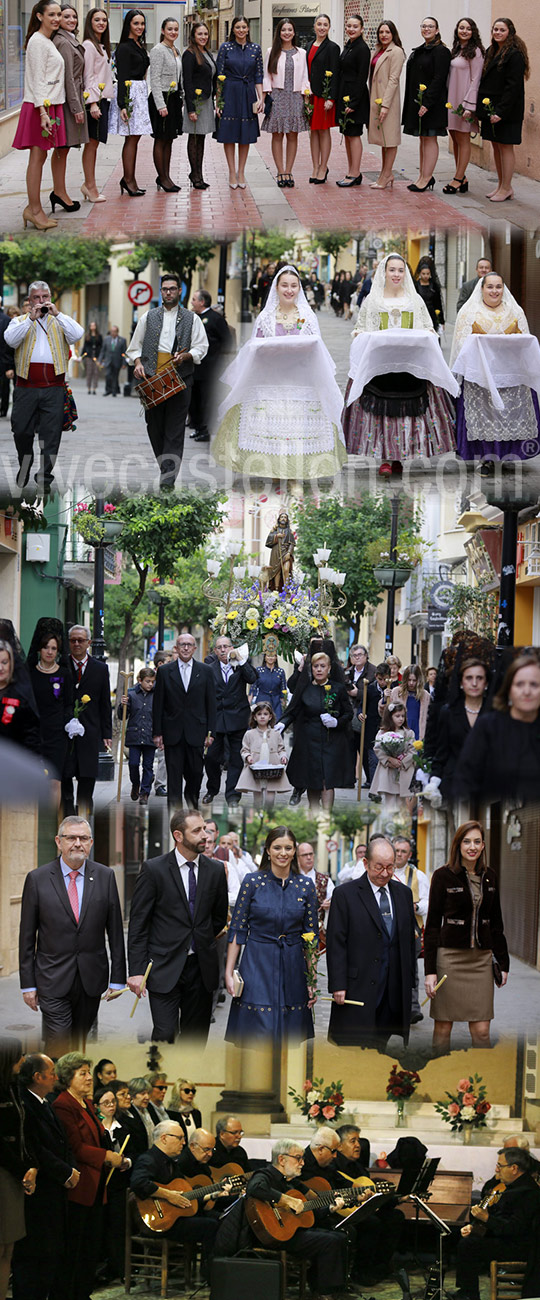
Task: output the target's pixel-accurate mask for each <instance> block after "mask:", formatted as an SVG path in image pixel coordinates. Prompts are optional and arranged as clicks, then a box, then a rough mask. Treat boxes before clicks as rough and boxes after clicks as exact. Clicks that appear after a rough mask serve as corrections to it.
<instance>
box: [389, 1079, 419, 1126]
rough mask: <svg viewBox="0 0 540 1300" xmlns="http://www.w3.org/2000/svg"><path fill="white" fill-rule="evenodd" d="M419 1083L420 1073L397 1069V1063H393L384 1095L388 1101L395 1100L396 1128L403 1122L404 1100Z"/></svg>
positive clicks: (414, 1090) (410, 1095)
mask: <svg viewBox="0 0 540 1300" xmlns="http://www.w3.org/2000/svg"><path fill="white" fill-rule="evenodd" d="M419 1083H420V1075H419V1074H417V1072H416V1070H398V1067H397V1065H393V1066H392V1069H391V1070H390V1074H389V1076H388V1083H387V1085H386V1096H387V1097H388V1099H389V1101H395V1103H396V1108H397V1115H396V1128H400V1126H401V1125H402V1124H403V1111H404V1109H405V1102H406V1101H407V1098H408V1097H412V1095H413V1093H414V1092H416V1088H417V1086H418V1084H419Z"/></svg>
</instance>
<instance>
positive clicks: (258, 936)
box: [225, 826, 318, 1043]
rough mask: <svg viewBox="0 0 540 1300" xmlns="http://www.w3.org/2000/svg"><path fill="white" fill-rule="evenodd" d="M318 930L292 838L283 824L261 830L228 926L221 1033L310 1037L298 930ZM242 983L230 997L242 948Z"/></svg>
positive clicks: (231, 1038) (243, 1037)
mask: <svg viewBox="0 0 540 1300" xmlns="http://www.w3.org/2000/svg"><path fill="white" fill-rule="evenodd" d="M310 931H311V932H312V933H313V935H314V936H316V935H317V932H318V921H317V895H316V892H315V887H314V885H312V883H311V881H310V880H307V879H306V877H305V876H304V875H303V874H302V873H301V872H300V871H299V868H298V862H297V858H296V839H295V837H294V835H293V833H292V831H290V830H289V829H288V828H287V827H286V826H276V827H274V830H272V831H270V832H269V834H268V835H267V838H266V843H265V846H264V850H263V855H262V859H261V865H260V867H259V870H258V871H255V872H253V873H252V874H250V875H249V876H245V877H244V880H243V882H242V887H241V890H240V893H239V895H238V898H237V900H236V905H235V909H234V912H233V916H232V920H231V924H230V929H229V952H228V956H227V965H226V969H225V985H226V988H227V991H228V993H230V994H231V995H232V996H233V1002H232V1006H231V1010H230V1014H229V1021H228V1024H227V1032H226V1034H225V1039H226V1041H227V1042H229V1043H237V1042H240V1041H248V1042H249V1041H250V1040H260V1039H264V1040H270V1039H271V1038H273V1039H295V1040H296V1041H297V1042H303V1041H304V1040H305V1039H306V1038H313V1017H312V1014H311V1007H312V1005H313V1003H314V1001H315V995H314V994H313V993H312V990H311V989H309V988H308V983H307V974H306V963H305V956H304V947H303V943H302V935H303V934H305V933H309V932H310ZM242 945H245V947H244V952H243V955H242V960H241V962H240V967H239V970H240V974H241V976H242V979H243V980H244V989H243V991H242V994H241V996H240V997H238V998H235V997H234V984H233V971H234V970H235V968H236V964H237V961H238V955H239V953H240V948H241V947H242Z"/></svg>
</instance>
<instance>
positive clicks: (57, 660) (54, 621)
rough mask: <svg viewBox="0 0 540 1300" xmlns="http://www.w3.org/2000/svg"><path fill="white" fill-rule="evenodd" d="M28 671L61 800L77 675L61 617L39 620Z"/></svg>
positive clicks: (54, 788) (45, 752)
mask: <svg viewBox="0 0 540 1300" xmlns="http://www.w3.org/2000/svg"><path fill="white" fill-rule="evenodd" d="M28 670H29V673H30V680H31V682H32V689H33V692H34V697H35V700H36V704H37V708H38V713H39V725H40V734H41V745H40V748H41V754H42V755H43V758H44V761H45V767H46V769H47V773H48V776H49V780H50V782H51V789H52V792H53V794H54V795H55V797H56V800H57V802H59V801H60V779H61V777H62V773H63V770H64V763H65V761H66V757H67V751H68V744H69V741H68V736H67V733H66V731H65V726H66V722H69V720H70V718H72V717H73V674H72V672H71V668H70V666H69V662H68V658H67V654H66V652H65V650H64V630H63V627H62V623H61V622H60V619H58V618H40V619H38V621H37V624H36V627H35V629H34V633H33V636H32V641H31V644H30V649H29V651H28Z"/></svg>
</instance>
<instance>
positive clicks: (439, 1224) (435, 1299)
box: [409, 1192, 452, 1300]
mask: <svg viewBox="0 0 540 1300" xmlns="http://www.w3.org/2000/svg"><path fill="white" fill-rule="evenodd" d="M409 1199H410V1200H411V1201H414V1203H415V1206H416V1209H417V1211H420V1210H423V1211H424V1214H425V1215H427V1218H428V1219H429V1220H430V1221H431V1223H433V1225H434V1227H436V1229H437V1232H438V1234H439V1261H438V1262H439V1285H438V1288H437V1290H436V1291H434V1292H433V1293H432V1295H431V1296H430V1300H443V1296H446V1295H447V1294H448V1293H447V1292H446V1291H445V1289H444V1286H443V1279H444V1272H443V1249H442V1244H443V1237H449V1236H450V1235H451V1232H452V1229H451V1228H449V1227H448V1224H447V1223H445V1222H444V1219H440V1218H439V1216H438V1214H435V1210H432V1209H431V1207H430V1206H429V1205H426V1203H425V1201H422V1200H420V1197H419V1196H416V1195H415V1194H414V1193H413V1192H411V1193H409ZM428 1283H429V1274H428Z"/></svg>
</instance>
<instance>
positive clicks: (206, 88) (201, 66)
mask: <svg viewBox="0 0 540 1300" xmlns="http://www.w3.org/2000/svg"><path fill="white" fill-rule="evenodd" d="M209 39H210V32H209V30H208V27H207V26H206V23H201V22H196V23H194V24H193V27H192V28H191V32H190V36H189V42H188V44H187V47H186V49H185V50H184V53H183V55H182V76H183V79H184V96H185V105H184V131H185V132H186V133H187V151H188V158H189V162H190V167H191V171H190V173H189V178H190V181H191V184H192V185H193V188H194V189H195V190H207V189H208V182H207V181H205V180H204V179H203V173H202V169H203V159H204V145H205V140H206V136H207V135H210V134H211V133H212V132H213V131H214V127H215V114H214V95H215V90H216V75H217V74H216V65H215V63H214V60H213V58H212V55H211V54H210V52H209V50H208V41H209ZM196 90H200V92H201V94H200V96H197V97H196V96H195V91H196ZM196 98H197V100H198V101H199V105H200V104H201V103H202V109H201V108H200V107H199V110H198V112H196V111H195V107H196Z"/></svg>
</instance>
